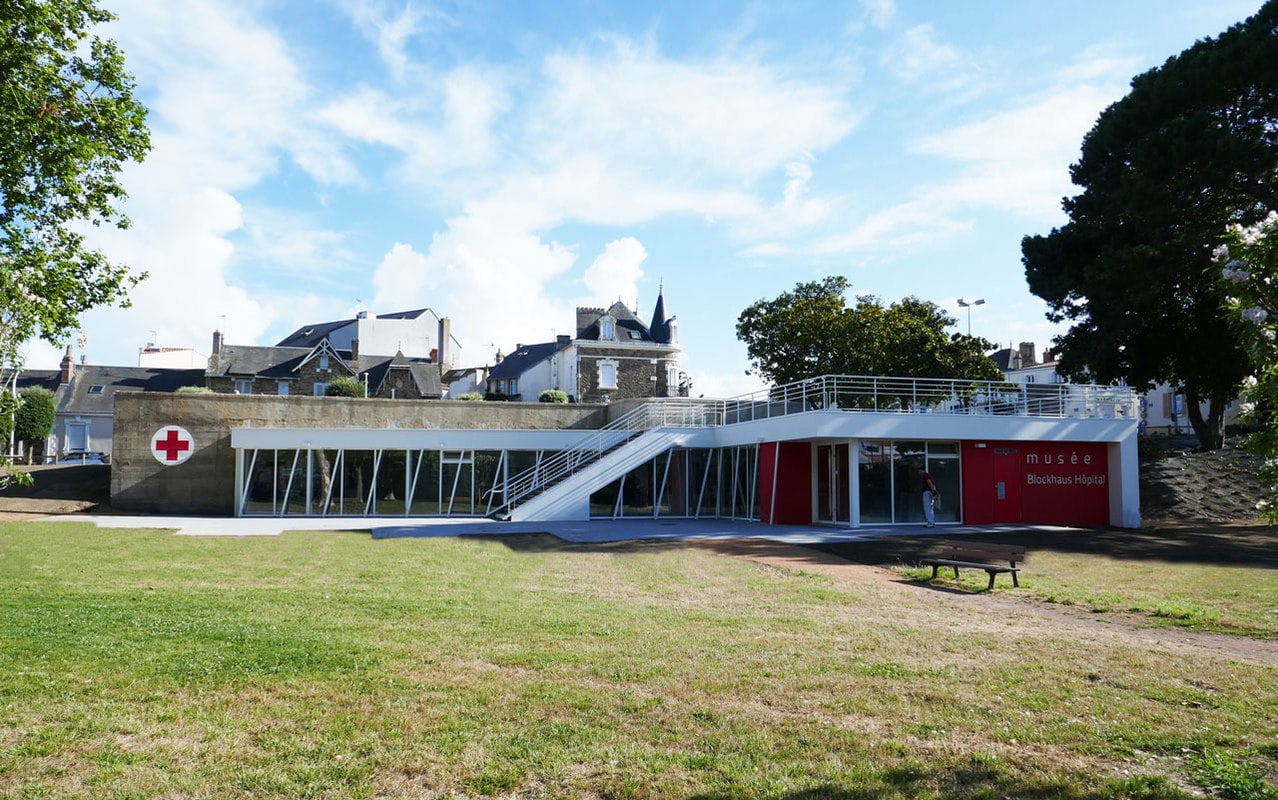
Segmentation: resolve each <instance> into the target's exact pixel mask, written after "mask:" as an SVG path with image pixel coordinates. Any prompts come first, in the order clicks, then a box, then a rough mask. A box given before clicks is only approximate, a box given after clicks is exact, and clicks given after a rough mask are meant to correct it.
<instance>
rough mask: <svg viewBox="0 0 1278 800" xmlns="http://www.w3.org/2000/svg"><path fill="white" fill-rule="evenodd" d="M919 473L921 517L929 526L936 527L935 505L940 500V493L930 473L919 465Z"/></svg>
mask: <svg viewBox="0 0 1278 800" xmlns="http://www.w3.org/2000/svg"><path fill="white" fill-rule="evenodd" d="M919 475H920V476H921V477H922V479H923V518H924V519H926V520H927V526H928V527H929V528H934V527H936V506H937V503H939V502H940V500H941V493H940V492H938V491H937V490H936V481H935V480H934V479H933V478H932V473H930V472H928V471H927V470H926V469H924V468H923V467H919Z"/></svg>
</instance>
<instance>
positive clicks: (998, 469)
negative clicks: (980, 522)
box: [993, 447, 1022, 522]
mask: <svg viewBox="0 0 1278 800" xmlns="http://www.w3.org/2000/svg"><path fill="white" fill-rule="evenodd" d="M993 490H994V522H1020V521H1021V513H1022V512H1021V453H1020V448H1018V447H996V448H994V486H993Z"/></svg>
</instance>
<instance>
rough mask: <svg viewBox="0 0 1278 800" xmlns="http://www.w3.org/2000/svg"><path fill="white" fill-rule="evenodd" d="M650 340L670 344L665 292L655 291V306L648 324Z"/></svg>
mask: <svg viewBox="0 0 1278 800" xmlns="http://www.w3.org/2000/svg"><path fill="white" fill-rule="evenodd" d="M648 330H649V332H650V333H651V334H652V340H653V341H654V342H658V343H659V344H670V321H669V320H667V319H666V293H665V292H664V291H662V290H658V291H657V307H656V308H654V309H653V310H652V324H651V325H649V326H648Z"/></svg>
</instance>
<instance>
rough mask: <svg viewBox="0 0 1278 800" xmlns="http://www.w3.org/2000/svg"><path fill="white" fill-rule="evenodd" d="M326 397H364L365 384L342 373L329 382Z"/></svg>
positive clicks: (325, 391) (325, 392)
mask: <svg viewBox="0 0 1278 800" xmlns="http://www.w3.org/2000/svg"><path fill="white" fill-rule="evenodd" d="M324 396H325V397H364V396H365V395H364V384H362V383H360V382H359V381H357V380H355V379H354V378H350V377H347V376H345V375H342V376H340V377H337V378H334V379H333V380H332V381H330V382H329V384H328V388H326V389H325V390H324Z"/></svg>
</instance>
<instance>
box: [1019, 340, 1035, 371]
mask: <svg viewBox="0 0 1278 800" xmlns="http://www.w3.org/2000/svg"><path fill="white" fill-rule="evenodd" d="M1020 352H1021V366H1022V367H1032V366H1034V365H1035V364H1037V363H1038V362H1037V361H1035V360H1034V343H1033V342H1021V346H1020Z"/></svg>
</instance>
